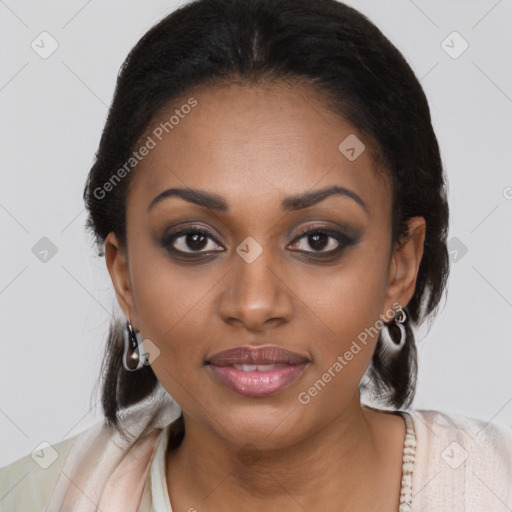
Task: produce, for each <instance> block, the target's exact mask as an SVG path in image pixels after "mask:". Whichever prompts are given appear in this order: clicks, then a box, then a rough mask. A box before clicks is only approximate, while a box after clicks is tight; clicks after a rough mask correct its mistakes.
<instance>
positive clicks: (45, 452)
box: [0, 434, 80, 511]
mask: <svg viewBox="0 0 512 512" xmlns="http://www.w3.org/2000/svg"><path fill="white" fill-rule="evenodd" d="M79 435H80V434H77V435H76V436H73V437H70V438H68V439H65V440H64V441H60V442H58V443H55V444H53V445H50V444H48V443H45V445H44V446H42V447H41V449H39V450H36V451H34V452H32V453H31V454H28V455H25V456H24V457H22V458H20V459H18V460H17V461H15V462H13V463H11V464H9V465H8V466H5V467H2V468H0V511H4V510H5V511H8V510H40V508H36V507H41V506H42V505H43V504H46V503H48V500H49V499H50V496H51V493H52V491H53V488H54V486H55V483H56V481H57V479H58V477H59V475H60V473H61V471H62V468H63V466H64V463H65V461H66V458H67V455H68V453H69V451H70V450H71V447H72V446H73V444H74V443H75V441H76V439H77V438H78V437H79Z"/></svg>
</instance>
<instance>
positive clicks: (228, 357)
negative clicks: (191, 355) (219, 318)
mask: <svg viewBox="0 0 512 512" xmlns="http://www.w3.org/2000/svg"><path fill="white" fill-rule="evenodd" d="M309 362H310V360H309V359H308V358H307V357H304V356H302V355H300V354H298V353H296V352H291V351H289V350H286V349H284V348H281V347H277V346H266V347H257V348H254V347H237V348H233V349H229V350H224V351H223V352H218V353H216V354H214V355H213V356H212V357H210V358H209V359H208V360H207V361H205V364H206V365H207V367H208V369H209V371H210V372H211V374H212V375H213V377H214V378H215V379H216V380H217V381H218V382H221V383H222V384H224V385H226V386H227V387H228V388H230V389H231V390H233V391H235V392H237V393H239V394H241V395H244V396H247V397H253V398H256V397H265V396H268V395H272V394H275V393H277V392H278V391H281V390H282V389H284V388H285V387H288V386H289V385H290V384H291V383H292V382H293V381H294V380H295V379H297V378H298V377H299V375H300V374H301V373H302V372H303V371H304V369H305V368H306V366H307V364H308V363H309Z"/></svg>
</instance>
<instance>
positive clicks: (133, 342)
mask: <svg viewBox="0 0 512 512" xmlns="http://www.w3.org/2000/svg"><path fill="white" fill-rule="evenodd" d="M123 366H124V369H125V370H126V371H128V372H135V371H137V370H140V369H141V368H142V367H143V366H144V361H143V358H142V357H141V353H140V350H139V342H138V340H137V336H136V334H135V331H134V330H133V327H132V324H131V323H130V322H126V333H125V336H124V350H123Z"/></svg>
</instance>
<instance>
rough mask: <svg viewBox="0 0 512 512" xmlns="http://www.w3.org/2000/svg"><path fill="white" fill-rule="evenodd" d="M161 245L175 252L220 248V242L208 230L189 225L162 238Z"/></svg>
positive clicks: (203, 251) (197, 252) (206, 250)
mask: <svg viewBox="0 0 512 512" xmlns="http://www.w3.org/2000/svg"><path fill="white" fill-rule="evenodd" d="M161 245H162V246H163V247H165V248H166V249H167V250H169V251H171V252H174V253H185V254H203V253H207V252H212V251H219V250H221V251H222V250H224V249H223V248H222V246H220V247H221V248H220V249H219V248H218V247H219V243H218V242H217V240H216V239H215V238H214V237H213V235H211V233H209V232H208V231H207V230H205V229H202V228H194V227H189V228H187V229H182V230H181V231H178V232H176V233H169V234H167V235H165V236H164V237H163V238H162V240H161Z"/></svg>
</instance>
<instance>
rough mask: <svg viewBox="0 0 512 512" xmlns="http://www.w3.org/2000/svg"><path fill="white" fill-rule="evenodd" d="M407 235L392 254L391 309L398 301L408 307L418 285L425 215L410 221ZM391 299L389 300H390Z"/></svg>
mask: <svg viewBox="0 0 512 512" xmlns="http://www.w3.org/2000/svg"><path fill="white" fill-rule="evenodd" d="M407 224H408V233H407V235H406V237H405V238H404V239H403V240H402V241H400V243H399V244H398V245H396V247H395V249H394V251H393V254H392V256H391V264H390V267H389V280H388V288H387V294H386V302H387V304H386V306H387V308H388V309H387V310H388V311H389V310H390V309H392V305H393V304H394V303H395V302H398V303H399V304H400V305H401V306H402V307H406V306H407V304H408V303H409V301H410V300H411V298H412V296H413V295H414V288H415V286H416V278H417V276H418V269H419V267H420V263H421V258H422V256H423V243H424V242H425V230H426V223H425V219H424V218H423V217H412V218H411V219H409V221H408V223H407ZM388 301H389V302H388Z"/></svg>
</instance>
